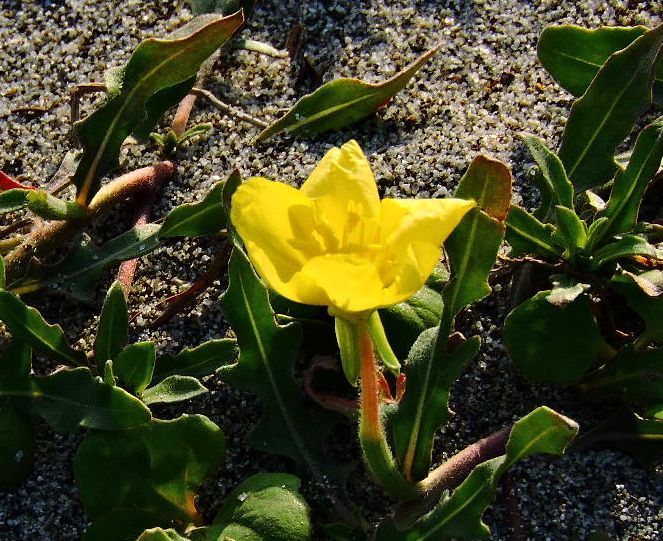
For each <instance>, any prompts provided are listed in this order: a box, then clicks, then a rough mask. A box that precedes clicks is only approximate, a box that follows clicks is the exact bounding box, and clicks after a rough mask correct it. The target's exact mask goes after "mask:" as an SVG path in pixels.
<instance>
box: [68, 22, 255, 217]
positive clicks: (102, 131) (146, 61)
mask: <svg viewBox="0 0 663 541" xmlns="http://www.w3.org/2000/svg"><path fill="white" fill-rule="evenodd" d="M243 22H244V16H243V15H242V13H241V12H239V13H236V14H234V15H232V16H230V17H226V18H223V17H221V16H215V15H208V16H205V18H198V19H194V21H192V23H190V24H191V26H188V27H185V29H183V32H182V33H184V34H185V35H183V36H181V37H179V38H176V39H167V40H165V39H155V38H150V39H148V40H145V41H143V42H142V43H141V44H140V45H139V46H138V47H137V48H136V50H135V51H134V53H133V54H132V56H131V58H130V59H129V62H128V64H127V66H126V67H125V68H124V70H123V71H122V85H121V91H120V93H119V94H117V95H115V96H114V97H112V98H110V100H109V101H108V102H106V104H104V105H103V106H102V107H101V108H100V109H98V110H97V111H95V112H94V113H92V114H91V115H90V116H88V117H87V118H85V119H84V120H82V121H81V122H78V123H77V124H76V132H77V135H78V138H79V140H80V141H81V143H82V145H83V148H84V152H83V156H82V158H81V162H80V164H79V166H78V168H77V169H76V173H75V175H74V178H73V183H74V185H75V186H76V188H77V190H78V195H77V201H78V202H79V203H82V204H85V203H87V202H88V201H89V200H90V199H91V197H92V195H93V194H94V193H95V192H96V190H97V188H98V186H99V179H100V178H101V177H102V176H104V175H105V174H107V173H108V172H110V171H111V170H112V169H113V168H114V167H115V166H116V165H117V162H118V156H119V152H120V147H121V145H122V143H123V142H124V140H125V139H126V138H127V137H128V136H129V135H130V134H131V133H132V132H133V131H134V130H136V129H137V128H138V127H139V126H141V124H143V123H144V122H145V120H146V118H147V115H148V113H147V110H146V107H147V105H148V103H149V100H150V98H152V97H153V96H155V94H157V93H159V92H161V91H163V90H165V89H168V88H170V87H173V86H175V85H178V84H180V83H183V82H184V81H187V80H188V81H190V82H191V84H193V78H194V76H195V75H196V73H197V72H198V69H199V68H200V65H201V64H202V63H203V62H204V61H205V60H206V59H207V57H209V56H210V55H211V54H212V53H213V52H214V51H216V50H217V49H218V48H219V47H220V46H221V45H223V43H224V42H225V41H226V40H227V39H228V38H229V37H230V36H231V35H232V34H233V33H234V32H235V30H237V29H238V28H239V27H240V26H241V25H242V23H243ZM171 97H172V96H171ZM160 98H161V99H163V98H164V95H163V93H162V94H161V95H160ZM175 98H177V96H175ZM177 101H178V100H177V99H176V101H174V102H173V103H172V104H171V105H174V104H175V103H177ZM160 105H162V104H160Z"/></svg>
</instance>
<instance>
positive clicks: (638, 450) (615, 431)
mask: <svg viewBox="0 0 663 541" xmlns="http://www.w3.org/2000/svg"><path fill="white" fill-rule="evenodd" d="M597 444H608V445H613V446H615V447H619V448H620V449H624V450H625V451H626V452H628V453H629V454H631V455H632V456H633V457H634V458H635V459H636V460H638V462H640V464H641V465H642V466H643V467H644V468H647V469H649V468H651V467H652V466H653V465H654V464H656V463H657V462H658V461H660V459H661V457H662V456H663V421H662V420H658V419H643V418H642V417H640V416H639V415H636V414H635V413H633V412H631V411H628V410H620V411H618V412H617V413H615V414H614V415H613V416H612V417H610V418H609V419H606V420H605V421H603V422H602V423H601V424H599V425H598V426H596V427H595V428H593V429H592V430H590V431H589V432H585V433H583V434H582V436H581V437H580V438H579V439H578V441H577V442H576V444H575V445H574V449H578V450H579V449H584V448H587V447H591V446H594V445H597Z"/></svg>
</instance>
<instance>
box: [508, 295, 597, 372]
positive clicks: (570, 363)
mask: <svg viewBox="0 0 663 541" xmlns="http://www.w3.org/2000/svg"><path fill="white" fill-rule="evenodd" d="M549 295H550V291H541V292H539V293H537V294H536V295H535V296H534V297H532V298H531V299H529V300H527V301H525V302H524V303H522V304H521V305H520V306H517V307H516V308H514V309H513V310H512V311H511V313H510V314H509V315H508V316H507V317H506V320H505V321H504V342H505V344H506V347H507V349H508V351H509V355H510V357H511V359H512V361H513V363H514V365H515V366H516V367H517V368H518V369H519V370H520V371H522V372H523V373H524V374H525V376H527V378H528V379H530V380H532V381H537V382H550V383H558V384H563V385H568V384H572V383H576V382H577V381H579V380H580V378H582V376H583V375H584V374H585V372H587V370H589V368H590V367H591V366H592V364H593V363H594V361H595V360H596V359H597V357H598V353H599V350H600V348H601V346H602V344H603V338H601V334H600V333H599V329H598V326H597V324H596V321H595V319H594V315H593V314H592V310H591V307H590V302H589V300H588V299H587V296H586V295H581V296H579V297H577V298H576V299H575V300H574V301H573V302H571V303H568V304H567V305H566V306H565V307H564V308H560V307H559V306H555V305H554V304H552V303H550V302H549V301H548V296H549Z"/></svg>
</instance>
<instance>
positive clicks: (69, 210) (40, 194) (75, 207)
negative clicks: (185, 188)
mask: <svg viewBox="0 0 663 541" xmlns="http://www.w3.org/2000/svg"><path fill="white" fill-rule="evenodd" d="M27 202H28V208H29V209H30V210H31V211H32V212H34V213H35V214H36V215H37V216H40V217H41V218H45V219H47V220H82V219H84V218H85V217H86V216H87V213H86V212H85V209H84V208H83V207H81V206H80V205H79V204H78V203H74V202H72V201H65V200H63V199H59V198H57V197H53V196H52V195H51V194H49V193H48V192H45V191H43V190H30V191H28V192H27Z"/></svg>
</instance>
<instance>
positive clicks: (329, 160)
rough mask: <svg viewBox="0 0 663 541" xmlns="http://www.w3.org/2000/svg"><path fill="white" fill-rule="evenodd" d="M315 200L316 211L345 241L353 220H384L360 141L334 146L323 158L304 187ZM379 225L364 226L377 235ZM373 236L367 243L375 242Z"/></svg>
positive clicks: (304, 190) (368, 231)
mask: <svg viewBox="0 0 663 541" xmlns="http://www.w3.org/2000/svg"><path fill="white" fill-rule="evenodd" d="M301 191H302V193H304V194H306V195H307V196H308V197H309V198H310V199H311V200H313V202H314V204H315V207H316V211H317V212H318V214H319V215H321V216H322V217H323V218H324V219H325V221H326V222H327V223H328V224H329V225H330V226H331V227H332V228H333V231H334V234H335V236H336V238H337V239H338V241H339V244H343V239H344V237H346V236H347V232H346V229H349V228H350V227H353V226H352V224H350V223H349V222H350V221H351V220H353V219H356V216H361V218H362V221H365V222H371V221H372V222H374V223H375V224H376V225H377V223H378V221H379V219H380V197H379V195H378V190H377V186H376V184H375V177H374V176H373V172H372V171H371V167H370V165H369V163H368V160H367V159H366V156H364V153H363V151H362V150H361V148H360V146H359V145H358V144H357V142H356V141H354V140H352V141H349V142H347V143H345V144H344V145H343V146H342V147H341V148H332V149H331V150H330V151H329V152H327V154H325V156H324V157H323V158H322V160H320V163H319V164H318V165H317V166H316V167H315V169H314V170H313V172H312V173H311V175H310V176H309V178H308V179H307V180H306V182H305V183H304V185H303V186H302V188H301ZM376 229H377V227H376V226H372V227H364V230H365V231H366V233H367V234H372V235H375V234H376ZM372 240H373V239H372V238H369V239H367V240H366V242H371V241H372Z"/></svg>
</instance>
